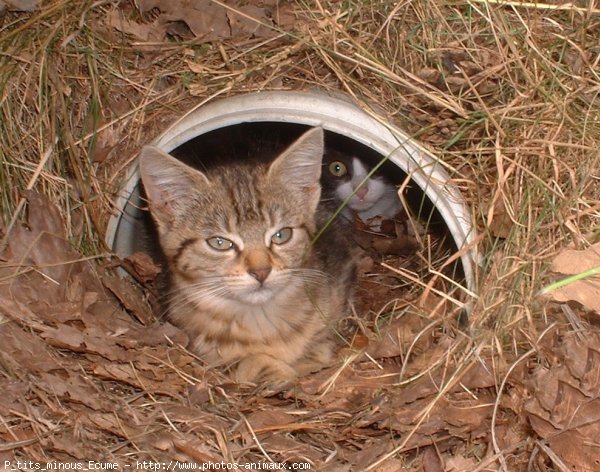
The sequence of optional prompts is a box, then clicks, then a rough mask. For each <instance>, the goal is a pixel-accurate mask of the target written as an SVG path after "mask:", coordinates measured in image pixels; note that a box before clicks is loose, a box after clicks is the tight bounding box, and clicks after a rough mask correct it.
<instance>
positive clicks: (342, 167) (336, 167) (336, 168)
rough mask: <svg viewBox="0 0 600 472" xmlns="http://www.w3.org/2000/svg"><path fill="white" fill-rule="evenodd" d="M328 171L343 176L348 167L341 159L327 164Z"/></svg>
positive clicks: (336, 175)
mask: <svg viewBox="0 0 600 472" xmlns="http://www.w3.org/2000/svg"><path fill="white" fill-rule="evenodd" d="M329 173H330V174H331V175H334V176H335V177H343V176H344V175H346V174H347V173H348V169H346V164H344V163H343V162H342V161H334V162H332V163H331V164H329Z"/></svg>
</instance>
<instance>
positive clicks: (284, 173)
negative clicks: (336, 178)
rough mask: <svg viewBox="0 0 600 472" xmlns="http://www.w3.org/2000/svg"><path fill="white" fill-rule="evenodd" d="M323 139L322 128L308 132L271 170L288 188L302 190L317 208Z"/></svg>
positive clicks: (285, 152) (270, 175)
mask: <svg viewBox="0 0 600 472" xmlns="http://www.w3.org/2000/svg"><path fill="white" fill-rule="evenodd" d="M323 141H324V138H323V128H320V127H319V128H313V129H311V130H309V131H307V132H306V133H304V134H303V135H302V136H300V137H299V138H298V139H297V140H296V141H295V142H294V143H293V144H292V145H291V146H290V147H288V148H287V149H286V150H285V151H284V152H283V153H282V154H281V155H280V156H279V157H278V158H277V159H275V161H274V162H273V164H271V166H270V167H269V172H268V177H269V178H270V179H277V180H278V181H279V182H280V183H281V184H283V185H284V186H285V187H286V188H290V189H299V190H302V191H303V192H304V193H305V194H307V196H308V197H309V199H310V201H311V203H313V204H314V206H315V207H316V204H317V202H318V200H319V198H320V196H321V185H320V183H319V179H320V178H321V163H322V160H323V152H324V143H323Z"/></svg>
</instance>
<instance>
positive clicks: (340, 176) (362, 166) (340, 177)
mask: <svg viewBox="0 0 600 472" xmlns="http://www.w3.org/2000/svg"><path fill="white" fill-rule="evenodd" d="M323 165H324V167H325V169H326V170H325V171H324V175H323V185H324V190H325V193H326V194H327V195H329V196H330V197H331V198H333V199H335V200H336V201H338V202H339V203H342V202H344V201H346V199H347V198H348V197H350V200H349V201H348V205H347V207H346V209H345V214H346V216H347V217H351V216H352V212H355V213H356V214H357V215H358V217H359V218H360V219H361V220H362V221H363V222H364V223H370V221H369V220H372V219H374V218H376V217H381V218H380V220H381V219H391V218H393V217H394V216H396V215H397V214H398V212H399V211H400V210H401V209H402V206H401V203H400V199H399V198H398V190H397V189H396V186H395V185H394V184H393V183H392V182H390V181H389V180H387V179H386V178H385V176H383V175H380V174H377V173H376V174H373V175H372V176H371V177H369V178H368V179H367V180H366V182H365V183H364V184H363V185H361V183H362V182H363V180H364V179H365V178H366V177H367V175H368V174H369V172H370V169H369V167H368V166H367V164H366V163H365V162H364V161H363V160H361V159H360V158H358V157H356V156H349V155H346V154H344V153H341V152H338V151H333V150H331V151H329V152H328V153H327V156H326V159H325V160H324V163H323ZM372 223H373V224H374V225H375V226H377V223H378V222H377V221H375V220H373V221H372ZM379 223H380V221H379Z"/></svg>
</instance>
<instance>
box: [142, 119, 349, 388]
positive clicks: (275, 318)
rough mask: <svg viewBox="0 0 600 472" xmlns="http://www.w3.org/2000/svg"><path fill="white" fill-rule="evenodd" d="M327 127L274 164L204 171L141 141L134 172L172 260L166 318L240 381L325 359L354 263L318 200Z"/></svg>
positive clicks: (289, 374) (290, 374)
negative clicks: (137, 170) (137, 168)
mask: <svg viewBox="0 0 600 472" xmlns="http://www.w3.org/2000/svg"><path fill="white" fill-rule="evenodd" d="M322 158H323V130H322V129H321V128H313V129H311V130H309V131H307V132H306V133H305V134H303V135H302V136H301V137H300V138H299V139H298V140H297V141H296V142H294V143H293V144H292V145H291V146H290V147H289V148H288V149H287V150H285V151H284V152H283V153H282V154H280V155H279V156H278V157H277V158H276V159H275V160H274V161H273V162H272V163H271V164H259V165H256V164H254V165H250V164H244V163H236V164H234V165H229V166H226V167H219V168H215V169H213V170H211V171H207V172H201V171H199V170H196V169H193V168H191V167H189V166H187V165H185V164H183V163H181V162H180V161H178V160H177V159H175V158H173V157H171V156H170V155H168V154H166V153H164V152H163V151H161V150H160V149H157V148H154V147H145V148H144V149H143V150H142V153H141V155H140V173H141V177H142V182H143V185H144V188H145V192H146V195H147V198H148V203H149V209H150V212H151V214H152V217H153V220H154V221H155V223H156V228H157V232H158V236H159V240H160V245H161V248H162V251H163V253H164V256H165V258H166V261H167V266H168V273H169V294H168V296H167V297H166V298H167V310H168V315H169V317H170V319H171V320H173V321H174V322H175V323H176V324H178V325H179V326H180V327H182V328H183V329H184V330H186V331H187V332H188V334H189V336H190V339H191V348H192V349H193V350H195V351H196V352H197V353H198V354H199V355H200V356H202V357H203V358H204V359H205V360H206V361H207V362H209V363H211V364H213V365H224V366H226V367H228V368H230V369H231V370H232V372H233V376H234V378H235V379H236V380H238V381H262V380H267V381H275V382H279V381H285V380H289V379H292V378H294V377H295V376H297V375H299V374H303V373H306V372H309V371H312V370H315V369H317V368H319V367H320V366H322V365H323V364H327V363H329V362H330V361H331V359H332V353H333V342H332V332H333V326H334V325H335V323H336V322H337V320H339V319H340V317H342V316H343V315H344V314H345V311H346V309H347V306H348V301H349V299H350V297H351V291H352V282H353V280H354V273H355V264H354V260H353V257H352V256H351V251H350V249H349V246H348V240H347V238H346V236H345V235H344V232H341V231H338V228H337V227H336V222H334V224H333V225H332V226H331V227H329V228H328V229H327V230H326V231H325V232H324V233H323V234H322V235H321V236H320V237H319V238H317V239H316V241H314V238H315V236H316V235H317V234H318V230H319V228H320V226H321V225H322V224H323V222H325V221H327V220H328V219H329V216H330V213H328V211H327V210H326V209H325V208H324V207H323V205H322V204H321V203H320V197H321V185H320V176H321V167H322Z"/></svg>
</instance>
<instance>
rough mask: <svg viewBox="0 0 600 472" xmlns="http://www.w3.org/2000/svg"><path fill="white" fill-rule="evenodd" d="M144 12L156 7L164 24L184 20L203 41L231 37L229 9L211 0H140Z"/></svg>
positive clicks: (140, 6) (140, 7)
mask: <svg viewBox="0 0 600 472" xmlns="http://www.w3.org/2000/svg"><path fill="white" fill-rule="evenodd" d="M138 7H139V9H140V11H141V12H142V13H146V12H149V11H150V10H152V9H154V8H156V9H158V10H160V11H161V15H160V21H161V23H163V24H166V23H169V22H176V21H182V22H184V23H185V24H186V25H188V27H189V28H190V30H191V31H192V33H194V35H195V36H196V38H197V39H198V40H200V41H202V42H209V41H214V40H216V39H226V38H229V37H231V30H230V28H229V23H228V21H227V11H226V10H225V9H224V8H223V7H221V6H219V5H217V4H215V3H213V2H211V1H210V0H195V1H194V2H190V1H188V0H139V1H138Z"/></svg>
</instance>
